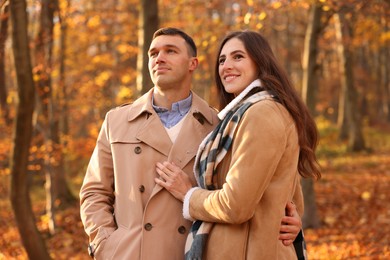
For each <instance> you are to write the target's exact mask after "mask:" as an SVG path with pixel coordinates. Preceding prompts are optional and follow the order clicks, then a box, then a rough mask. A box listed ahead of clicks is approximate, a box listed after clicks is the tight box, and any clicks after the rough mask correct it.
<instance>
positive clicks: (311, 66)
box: [302, 3, 322, 228]
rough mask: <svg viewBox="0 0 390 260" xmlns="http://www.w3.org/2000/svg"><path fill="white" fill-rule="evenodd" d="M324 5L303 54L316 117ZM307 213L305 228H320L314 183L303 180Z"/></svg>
mask: <svg viewBox="0 0 390 260" xmlns="http://www.w3.org/2000/svg"><path fill="white" fill-rule="evenodd" d="M321 10H322V5H320V4H318V3H316V4H313V5H312V7H311V11H310V21H309V23H308V26H307V29H306V36H305V47H304V54H303V81H302V99H303V100H304V101H305V103H306V105H307V106H308V108H309V110H310V112H311V114H312V115H313V116H314V115H315V104H316V93H317V85H318V83H317V82H318V73H317V72H318V66H317V62H316V59H317V53H318V48H317V42H318V37H319V34H320V32H321V13H322V11H321ZM302 189H303V194H304V200H305V201H304V202H305V212H304V215H303V219H302V222H303V228H309V227H310V228H317V227H319V223H320V222H319V220H318V214H317V205H316V199H315V191H314V183H313V180H312V179H302Z"/></svg>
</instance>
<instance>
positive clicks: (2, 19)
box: [0, 3, 12, 125]
mask: <svg viewBox="0 0 390 260" xmlns="http://www.w3.org/2000/svg"><path fill="white" fill-rule="evenodd" d="M8 20H9V7H8V3H6V4H5V6H4V9H3V12H0V109H1V110H0V111H2V114H3V117H4V121H5V123H6V124H7V125H8V124H11V122H12V120H11V118H10V114H9V107H8V105H7V96H8V91H7V86H6V84H5V42H6V40H7V38H8Z"/></svg>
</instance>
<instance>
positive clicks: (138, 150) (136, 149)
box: [134, 146, 142, 154]
mask: <svg viewBox="0 0 390 260" xmlns="http://www.w3.org/2000/svg"><path fill="white" fill-rule="evenodd" d="M141 151H142V149H141V147H139V146H137V147H136V148H134V152H135V153H136V154H140V153H141Z"/></svg>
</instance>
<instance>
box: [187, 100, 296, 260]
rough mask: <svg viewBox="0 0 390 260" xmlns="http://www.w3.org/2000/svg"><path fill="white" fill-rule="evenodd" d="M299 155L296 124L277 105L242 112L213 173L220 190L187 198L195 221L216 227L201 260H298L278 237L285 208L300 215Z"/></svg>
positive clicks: (260, 105)
mask: <svg viewBox="0 0 390 260" xmlns="http://www.w3.org/2000/svg"><path fill="white" fill-rule="evenodd" d="M298 156H299V146H298V136H297V131H296V128H295V124H294V122H293V120H292V118H291V117H290V115H289V113H288V112H287V110H286V109H285V108H284V107H283V106H282V105H281V104H279V103H277V102H274V101H269V100H268V101H260V102H258V103H256V104H254V105H252V106H251V107H250V108H249V109H248V110H247V111H246V113H245V115H244V116H243V118H242V119H241V122H240V123H239V126H238V129H237V132H236V133H235V136H234V139H233V144H232V147H231V149H230V151H229V152H228V154H227V155H226V157H225V158H224V159H223V160H222V162H221V163H220V165H219V166H218V169H217V176H216V177H215V178H217V182H218V183H219V186H222V185H223V188H222V189H220V190H216V191H208V190H203V189H200V190H196V191H195V192H194V193H193V194H192V196H191V198H190V203H189V206H190V215H191V216H192V217H193V218H194V219H199V220H203V221H208V222H216V224H215V225H214V227H213V229H212V230H211V233H210V236H209V240H208V242H207V246H206V256H205V258H204V259H207V260H215V259H242V260H243V259H247V260H259V259H267V260H268V259H272V260H277V259H297V257H296V254H295V251H294V247H293V246H290V247H285V246H284V245H283V244H282V242H281V241H280V240H279V239H278V236H279V229H280V222H281V219H282V217H283V216H284V215H285V206H286V203H287V202H288V201H291V200H293V201H294V202H295V203H296V204H297V206H298V209H299V213H300V214H302V211H303V199H302V193H301V187H300V184H299V181H300V177H299V175H298V173H297V163H298ZM294 194H295V196H294ZM293 197H294V198H293Z"/></svg>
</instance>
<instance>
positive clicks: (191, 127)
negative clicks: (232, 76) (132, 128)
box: [151, 93, 217, 197]
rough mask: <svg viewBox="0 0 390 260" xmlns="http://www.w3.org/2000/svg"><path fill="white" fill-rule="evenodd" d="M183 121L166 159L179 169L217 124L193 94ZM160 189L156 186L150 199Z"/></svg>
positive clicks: (205, 104)
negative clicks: (189, 107) (190, 104)
mask: <svg viewBox="0 0 390 260" xmlns="http://www.w3.org/2000/svg"><path fill="white" fill-rule="evenodd" d="M184 120H185V121H184V122H183V126H182V128H181V129H180V132H179V135H178V136H177V138H176V141H175V143H174V144H173V145H172V147H171V149H170V151H169V155H168V159H167V160H168V161H170V162H174V163H175V164H176V165H177V166H179V167H180V168H181V169H183V168H184V167H185V166H186V165H187V164H188V163H190V162H191V160H192V159H194V158H195V156H196V153H197V151H198V147H199V144H200V143H201V142H202V140H203V138H205V137H206V135H207V134H208V133H210V132H211V131H212V130H213V128H214V125H216V123H217V117H216V116H215V117H213V115H212V112H211V109H210V107H209V105H208V104H207V103H206V102H205V101H204V100H202V99H201V98H200V97H198V96H197V95H196V94H195V93H193V100H192V106H191V109H190V111H188V115H187V116H186V117H185V119H184ZM168 138H169V137H168ZM161 189H162V187H161V186H160V185H156V186H155V187H154V189H153V191H152V194H151V197H153V196H154V195H155V194H156V193H157V192H159V191H160V190H161Z"/></svg>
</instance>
